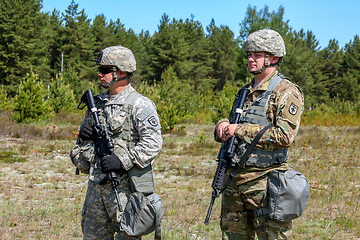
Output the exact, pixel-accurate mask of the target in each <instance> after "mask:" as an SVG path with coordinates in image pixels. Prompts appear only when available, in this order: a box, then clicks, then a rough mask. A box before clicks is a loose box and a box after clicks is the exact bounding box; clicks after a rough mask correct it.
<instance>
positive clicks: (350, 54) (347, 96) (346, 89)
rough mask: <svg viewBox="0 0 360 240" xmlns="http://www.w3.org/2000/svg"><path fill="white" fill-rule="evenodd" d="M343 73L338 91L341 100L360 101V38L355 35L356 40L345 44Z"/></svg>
mask: <svg viewBox="0 0 360 240" xmlns="http://www.w3.org/2000/svg"><path fill="white" fill-rule="evenodd" d="M342 65H343V70H342V72H343V75H342V78H341V80H340V81H339V84H338V86H337V91H336V92H337V93H338V96H339V97H340V99H341V100H344V101H351V102H355V103H359V102H360V94H359V92H360V38H359V36H358V35H355V37H354V40H353V41H350V43H348V44H346V45H345V49H344V62H343V64H342Z"/></svg>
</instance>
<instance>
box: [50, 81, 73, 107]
mask: <svg viewBox="0 0 360 240" xmlns="http://www.w3.org/2000/svg"><path fill="white" fill-rule="evenodd" d="M49 91H50V93H49V99H48V100H49V102H50V105H51V106H52V108H53V110H54V112H55V113H59V112H71V111H73V110H74V109H75V108H76V100H75V95H74V92H73V90H72V89H71V88H70V85H69V84H65V83H64V82H63V80H62V78H59V76H56V78H55V80H54V81H53V82H52V83H51V85H50V89H49Z"/></svg>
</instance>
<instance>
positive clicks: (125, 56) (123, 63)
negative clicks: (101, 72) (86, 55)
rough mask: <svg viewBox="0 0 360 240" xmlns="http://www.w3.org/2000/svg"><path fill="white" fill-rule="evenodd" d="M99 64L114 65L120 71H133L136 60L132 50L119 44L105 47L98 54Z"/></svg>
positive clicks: (97, 61)
mask: <svg viewBox="0 0 360 240" xmlns="http://www.w3.org/2000/svg"><path fill="white" fill-rule="evenodd" d="M96 63H97V64H99V65H109V66H116V67H118V68H119V69H120V70H121V71H122V72H130V73H132V72H135V70H136V60H135V57H134V54H133V53H132V51H131V50H130V49H128V48H126V47H123V46H121V45H119V46H112V47H108V48H105V49H104V50H103V51H101V52H100V53H99V54H98V57H97V60H96Z"/></svg>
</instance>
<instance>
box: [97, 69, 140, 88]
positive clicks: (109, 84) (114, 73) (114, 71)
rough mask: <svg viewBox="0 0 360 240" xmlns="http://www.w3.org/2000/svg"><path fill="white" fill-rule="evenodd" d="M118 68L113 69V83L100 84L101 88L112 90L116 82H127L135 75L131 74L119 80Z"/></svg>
mask: <svg viewBox="0 0 360 240" xmlns="http://www.w3.org/2000/svg"><path fill="white" fill-rule="evenodd" d="M116 71H117V67H113V79H112V80H111V82H109V83H108V84H105V85H103V84H100V87H102V88H105V89H108V88H110V87H111V86H112V85H113V84H114V83H115V82H118V81H122V80H125V79H128V78H131V77H132V76H133V73H130V74H129V75H127V76H125V77H122V78H117V73H116Z"/></svg>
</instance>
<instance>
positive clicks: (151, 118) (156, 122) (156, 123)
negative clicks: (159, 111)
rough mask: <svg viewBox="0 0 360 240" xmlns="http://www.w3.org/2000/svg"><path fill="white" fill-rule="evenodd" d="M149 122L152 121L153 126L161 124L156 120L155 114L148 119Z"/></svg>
mask: <svg viewBox="0 0 360 240" xmlns="http://www.w3.org/2000/svg"><path fill="white" fill-rule="evenodd" d="M148 122H149V123H150V125H151V126H153V127H157V125H158V124H159V123H158V121H157V120H156V118H155V117H154V116H151V117H150V118H149V119H148Z"/></svg>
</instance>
